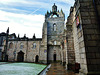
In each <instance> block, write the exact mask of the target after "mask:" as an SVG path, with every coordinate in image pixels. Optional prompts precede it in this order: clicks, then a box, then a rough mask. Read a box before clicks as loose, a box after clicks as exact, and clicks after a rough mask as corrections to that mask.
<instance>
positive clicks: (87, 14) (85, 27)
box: [73, 0, 100, 75]
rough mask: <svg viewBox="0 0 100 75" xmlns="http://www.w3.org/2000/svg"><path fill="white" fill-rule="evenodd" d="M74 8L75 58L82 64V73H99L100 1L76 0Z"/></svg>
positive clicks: (85, 74)
mask: <svg viewBox="0 0 100 75" xmlns="http://www.w3.org/2000/svg"><path fill="white" fill-rule="evenodd" d="M74 8H75V12H74V14H75V15H74V17H75V19H74V21H73V36H74V48H75V59H76V61H77V62H79V63H80V66H81V69H80V75H89V74H90V75H99V74H100V72H99V71H100V52H99V49H100V21H99V20H100V19H99V16H100V11H99V9H100V1H99V0H76V1H75V4H74ZM78 55H79V58H78Z"/></svg>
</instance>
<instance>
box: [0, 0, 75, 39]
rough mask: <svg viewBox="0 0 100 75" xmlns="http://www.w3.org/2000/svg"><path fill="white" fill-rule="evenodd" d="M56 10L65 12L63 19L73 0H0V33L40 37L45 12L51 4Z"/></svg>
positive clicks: (50, 7)
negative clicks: (7, 32) (7, 31)
mask: <svg viewBox="0 0 100 75" xmlns="http://www.w3.org/2000/svg"><path fill="white" fill-rule="evenodd" d="M54 3H55V4H56V5H57V7H58V10H61V8H62V10H63V11H64V13H65V16H66V17H65V20H66V19H67V16H68V15H69V10H70V7H71V6H73V4H74V0H0V33H1V32H6V30H7V28H8V27H9V33H10V34H12V33H16V35H17V36H18V34H20V37H23V36H24V34H26V36H27V37H30V38H31V37H33V34H34V33H35V35H36V37H37V38H41V37H42V26H43V22H44V16H45V13H46V12H47V10H48V11H50V10H52V6H53V4H54Z"/></svg>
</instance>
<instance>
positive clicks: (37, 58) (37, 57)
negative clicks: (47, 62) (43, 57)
mask: <svg viewBox="0 0 100 75" xmlns="http://www.w3.org/2000/svg"><path fill="white" fill-rule="evenodd" d="M38 60H39V56H38V55H36V57H35V62H36V63H38Z"/></svg>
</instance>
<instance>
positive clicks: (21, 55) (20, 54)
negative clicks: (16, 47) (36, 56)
mask: <svg viewBox="0 0 100 75" xmlns="http://www.w3.org/2000/svg"><path fill="white" fill-rule="evenodd" d="M17 61H18V62H23V61H24V53H23V52H22V51H20V52H18V55H17Z"/></svg>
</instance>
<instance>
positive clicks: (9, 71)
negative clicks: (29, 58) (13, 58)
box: [0, 63, 46, 75]
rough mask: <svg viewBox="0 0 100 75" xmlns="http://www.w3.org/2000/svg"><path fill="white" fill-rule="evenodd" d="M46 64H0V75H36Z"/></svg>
mask: <svg viewBox="0 0 100 75" xmlns="http://www.w3.org/2000/svg"><path fill="white" fill-rule="evenodd" d="M45 67H46V65H40V64H34V63H10V64H2V65H0V75H37V74H38V73H39V72H41V71H42V70H43V69H44V68H45Z"/></svg>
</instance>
